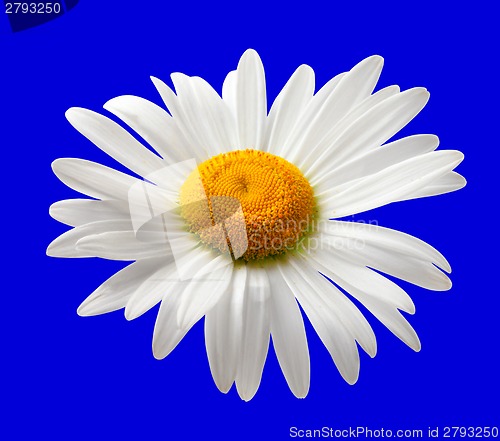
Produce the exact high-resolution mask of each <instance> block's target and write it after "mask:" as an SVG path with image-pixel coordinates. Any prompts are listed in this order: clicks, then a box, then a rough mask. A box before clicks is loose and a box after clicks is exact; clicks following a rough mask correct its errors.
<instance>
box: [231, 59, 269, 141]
mask: <svg viewBox="0 0 500 441" xmlns="http://www.w3.org/2000/svg"><path fill="white" fill-rule="evenodd" d="M236 111H237V121H238V132H239V147H240V148H251V149H257V150H260V149H261V148H262V144H261V143H262V137H263V136H264V131H265V123H266V115H267V98H266V79H265V76H264V67H263V66H262V61H261V60H260V57H259V55H258V54H257V52H255V51H254V50H252V49H249V50H247V51H246V52H245V53H244V54H243V56H242V57H241V59H240V62H239V63H238V69H237V85H236Z"/></svg>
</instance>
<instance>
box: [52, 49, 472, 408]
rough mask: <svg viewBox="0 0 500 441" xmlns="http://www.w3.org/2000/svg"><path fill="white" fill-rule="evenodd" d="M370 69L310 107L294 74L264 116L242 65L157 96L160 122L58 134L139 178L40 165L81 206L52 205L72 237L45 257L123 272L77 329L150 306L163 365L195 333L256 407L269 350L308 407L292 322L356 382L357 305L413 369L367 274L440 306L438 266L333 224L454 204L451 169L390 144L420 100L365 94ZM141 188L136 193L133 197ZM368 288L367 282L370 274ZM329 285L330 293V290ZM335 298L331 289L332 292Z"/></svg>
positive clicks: (253, 65) (301, 339)
mask: <svg viewBox="0 0 500 441" xmlns="http://www.w3.org/2000/svg"><path fill="white" fill-rule="evenodd" d="M382 64H383V60H382V58H381V57H379V56H373V57H369V58H367V59H365V60H363V61H362V62H361V63H359V64H358V65H356V66H355V67H354V68H353V69H352V70H350V71H349V72H347V73H342V74H340V75H337V76H336V77H334V78H333V79H331V80H330V81H329V82H328V83H327V84H326V85H324V86H323V87H322V88H321V89H320V90H319V91H318V92H316V93H315V92H314V89H315V84H314V72H313V70H312V69H311V68H310V67H309V66H306V65H302V66H300V67H299V68H298V69H297V70H296V71H295V72H294V74H293V75H292V76H291V78H290V80H289V81H288V82H287V84H286V85H285V87H284V88H283V90H282V91H281V92H280V94H279V95H278V97H277V98H276V100H275V101H274V103H273V105H272V107H271V110H270V112H269V113H268V112H267V97H266V84H265V77H264V69H263V66H262V63H261V60H260V58H259V56H258V54H257V53H256V52H255V51H253V50H248V51H247V52H245V53H244V54H243V56H242V58H241V60H240V62H239V64H238V67H237V69H236V70H235V71H232V72H230V73H229V74H228V75H227V77H226V79H225V81H224V85H223V88H222V97H220V96H219V95H218V94H217V93H216V92H215V91H214V89H212V87H211V86H210V85H209V84H208V83H206V82H205V81H204V80H203V79H201V78H199V77H188V76H186V75H183V74H180V73H175V74H172V81H173V84H174V86H175V93H174V92H173V91H172V90H171V89H170V88H169V87H168V86H167V85H166V84H165V83H163V82H162V81H160V80H158V79H156V78H152V80H153V83H154V85H155V86H156V88H157V89H158V92H159V93H160V95H161V97H162V99H163V101H164V102H165V105H166V107H167V108H168V112H169V113H167V111H166V110H165V109H163V108H162V107H159V106H157V105H156V104H153V103H151V102H149V101H147V100H145V99H143V98H139V97H135V96H120V97H117V98H114V99H112V100H110V101H108V102H107V103H106V104H105V105H104V108H105V109H106V110H108V111H109V112H111V113H112V114H114V115H115V116H116V117H118V118H119V119H121V120H122V121H123V122H125V123H126V124H127V125H128V126H130V128H131V129H133V130H134V131H135V132H136V133H137V134H138V135H139V136H140V137H142V138H143V139H144V140H145V141H146V142H147V143H148V144H149V145H150V146H151V147H152V149H154V150H155V151H156V153H154V152H153V151H152V150H149V149H148V148H146V147H145V146H144V145H143V144H141V142H139V141H138V140H137V139H136V137H134V136H132V135H131V134H130V133H129V132H128V131H127V130H125V129H124V128H123V127H122V126H120V125H119V124H117V123H116V122H114V121H113V120H111V119H109V118H107V117H105V116H103V115H100V114H98V113H95V112H93V111H91V110H87V109H82V108H72V109H69V110H68V112H67V113H66V116H67V118H68V120H69V122H70V123H71V124H72V125H73V126H74V127H75V128H76V129H77V130H78V131H79V132H80V133H82V134H83V135H84V136H85V137H87V138H88V139H89V140H90V141H92V142H93V143H94V144H95V145H97V146H98V147H99V148H100V149H102V150H103V151H104V152H106V153H107V154H108V155H110V156H111V157H112V158H114V159H116V160H117V161H119V162H120V163H122V164H123V165H124V166H126V167H128V168H129V169H130V171H131V172H133V173H135V174H137V175H139V177H140V178H136V177H133V176H130V175H128V174H124V173H121V172H119V171H116V170H114V169H111V168H108V167H105V166H103V165H100V164H97V163H94V162H90V161H85V160H83V159H72V158H64V159H58V160H56V161H54V163H53V170H54V173H55V174H56V175H57V177H58V178H59V179H60V180H61V181H62V182H63V183H65V184H66V185H67V186H69V187H71V188H72V189H74V190H76V191H77V192H79V193H83V194H84V195H87V196H89V197H91V198H92V199H70V200H64V201H59V202H57V203H55V204H54V205H52V206H51V207H50V214H51V216H52V217H53V218H54V219H56V220H58V221H59V222H62V223H64V224H66V225H69V226H71V227H73V228H72V229H71V230H69V231H68V232H66V233H64V234H62V235H61V236H60V237H58V238H57V239H56V240H54V241H53V242H52V243H51V244H50V246H49V247H48V250H47V254H48V255H50V256H55V257H101V258H105V259H113V260H123V261H133V263H131V264H130V265H128V266H127V267H125V268H124V269H123V270H121V271H119V272H118V273H117V274H115V275H114V276H113V277H111V278H110V279H109V280H107V281H106V282H104V283H103V284H102V285H101V286H100V287H99V288H97V289H96V291H95V292H94V293H92V294H91V295H90V296H89V297H88V298H87V299H86V300H85V301H84V302H83V303H82V304H81V305H80V307H79V309H78V313H79V314H80V315H82V316H90V315H97V314H104V313H107V312H110V311H115V310H118V309H121V308H125V317H126V318H127V319H128V320H132V319H134V318H137V317H139V316H140V315H142V314H144V313H145V312H146V311H148V310H149V309H151V308H152V307H153V306H154V305H156V304H157V303H159V302H161V306H160V309H159V312H158V316H157V319H156V324H155V329H154V336H153V352H154V356H155V357H156V358H158V359H162V358H164V357H166V356H167V355H168V354H169V353H170V352H171V351H172V350H173V349H174V348H175V347H176V346H177V344H178V343H179V342H180V341H181V340H182V338H183V337H184V335H185V334H186V333H187V332H188V331H189V329H190V328H191V327H192V326H193V325H194V324H195V323H196V322H198V321H199V320H200V319H201V318H202V317H205V340H206V347H207V353H208V361H209V364H210V369H211V372H212V375H213V378H214V380H215V383H216V385H217V387H218V388H219V389H220V390H221V391H222V392H227V391H228V390H229V389H230V388H231V386H232V384H233V383H236V388H237V390H238V393H239V395H240V396H241V398H242V399H244V400H250V399H251V398H252V397H253V396H254V394H255V393H256V391H257V389H258V387H259V384H260V380H261V376H262V371H263V367H264V363H265V359H266V355H267V352H268V347H269V342H270V337H271V336H272V341H273V346H274V350H275V351H276V355H277V358H278V361H279V364H280V366H281V368H282V370H283V374H284V376H285V378H286V381H287V382H288V385H289V387H290V389H291V391H292V392H293V393H294V394H295V395H296V396H297V397H305V396H306V395H307V393H308V389H309V351H308V346H307V339H306V333H305V329H304V322H303V316H302V313H301V311H300V309H299V304H300V306H301V307H302V308H303V310H304V312H305V314H306V315H307V317H308V319H309V320H310V322H311V324H312V326H313V327H314V329H315V330H316V332H317V333H318V335H319V337H320V338H321V340H322V341H323V343H324V344H325V346H326V348H327V349H328V351H329V352H330V354H331V356H332V358H333V361H334V363H335V365H336V366H337V368H338V370H339V371H340V374H341V375H342V377H343V378H344V379H345V380H346V381H347V382H348V383H349V384H353V383H355V382H356V380H357V378H358V373H359V354H358V347H357V343H358V344H359V345H360V346H361V348H362V349H363V350H365V351H366V352H367V353H368V354H369V355H370V356H371V357H373V356H375V354H376V351H377V344H376V340H375V336H374V333H373V331H372V328H371V326H370V324H369V323H368V321H367V320H366V319H365V317H364V316H363V315H362V313H361V312H360V311H359V310H358V308H357V307H356V306H355V304H354V303H353V302H352V299H353V298H354V299H356V300H358V301H359V302H360V303H362V304H363V305H364V306H365V307H366V308H367V309H368V310H369V311H370V312H371V313H372V314H373V315H374V316H375V317H376V318H377V319H379V320H380V321H381V322H382V323H383V324H384V325H385V326H387V328H388V329H390V330H391V331H392V332H393V333H394V334H395V335H396V336H397V337H399V338H400V339H401V340H402V341H403V342H404V343H406V344H407V345H408V346H410V347H411V348H412V349H414V350H415V351H418V350H419V349H420V342H419V339H418V337H417V335H416V333H415V331H414V330H413V328H412V327H411V326H410V324H409V323H408V322H407V321H406V319H405V317H404V316H403V315H402V314H401V313H400V311H404V312H406V313H409V314H413V313H414V311H415V307H414V304H413V302H412V300H411V299H410V297H409V296H408V294H407V293H406V292H405V291H404V290H403V289H401V288H400V287H399V286H397V285H396V284H394V283H393V282H392V281H390V280H388V279H387V278H385V277H383V276H382V275H381V274H380V272H382V273H386V274H389V275H391V276H394V277H396V278H399V279H402V280H405V281H408V282H411V283H413V284H415V285H418V286H421V287H424V288H427V289H431V290H436V291H442V290H447V289H449V288H450V287H451V282H450V280H449V278H448V277H447V275H446V274H445V273H444V272H443V271H441V270H444V271H446V272H448V273H449V272H450V271H451V269H450V265H449V264H448V262H447V261H446V259H445V258H444V257H443V256H442V255H441V254H440V253H439V252H438V251H436V250H435V249H434V248H432V247H431V246H430V245H427V244H426V243H424V242H422V241H421V240H419V239H416V238H415V237H412V236H409V235H407V234H404V233H401V232H398V231H395V230H390V229H387V228H382V227H379V226H376V225H370V224H363V223H359V222H343V221H338V220H333V219H337V218H341V217H345V216H350V215H353V214H356V213H361V212H364V211H366V210H370V209H373V208H376V207H380V206H383V205H386V204H389V203H392V202H397V201H402V200H408V199H414V198H421V197H425V196H433V195H438V194H442V193H447V192H451V191H454V190H458V189H459V188H462V187H463V186H464V185H465V180H464V178H463V177H462V176H461V175H459V174H458V173H456V172H454V171H453V169H454V168H455V167H456V166H457V165H458V164H459V163H460V162H461V161H462V159H463V155H462V153H460V152H458V151H453V150H444V151H443V150H439V151H436V148H437V147H438V138H437V137H436V136H434V135H415V136H410V137H407V138H403V139H399V140H397V141H394V142H390V143H388V144H385V143H386V141H387V140H389V139H390V138H391V137H392V136H393V135H394V134H396V133H397V132H398V131H399V130H401V129H402V128H403V127H404V126H406V124H408V122H409V121H411V120H412V119H413V118H414V117H415V115H417V113H419V112H420V110H422V108H423V107H424V106H425V104H426V102H427V100H428V98H429V93H428V92H427V90H426V89H423V88H414V89H409V90H406V91H403V92H401V91H400V90H399V87H398V86H390V87H386V88H384V89H381V90H379V91H377V92H376V93H373V90H374V88H375V86H376V84H377V81H378V78H379V76H380V72H381V69H382ZM141 177H142V178H143V179H141ZM375 270H376V271H375ZM328 279H330V280H328ZM332 282H333V283H332Z"/></svg>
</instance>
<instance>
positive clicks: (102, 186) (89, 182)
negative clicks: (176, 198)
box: [52, 158, 172, 215]
mask: <svg viewBox="0 0 500 441" xmlns="http://www.w3.org/2000/svg"><path fill="white" fill-rule="evenodd" d="M52 170H53V171H54V173H55V175H56V176H57V177H58V178H59V179H60V180H61V181H62V182H64V183H65V184H66V185H67V186H68V187H70V188H72V189H73V190H76V191H78V192H80V193H83V194H86V195H87V196H90V197H93V198H97V199H119V200H122V201H128V204H129V208H130V211H131V213H132V215H137V214H138V213H142V212H146V213H148V212H153V213H155V214H159V213H163V212H165V211H166V210H169V209H171V208H172V197H171V195H170V194H169V193H168V192H167V191H165V190H162V189H161V188H159V187H157V186H155V185H152V184H150V183H149V182H146V181H142V180H140V179H136V178H133V177H132V176H129V175H126V174H125V173H121V172H119V171H117V170H114V169H112V168H109V167H105V166H104V165H101V164H97V163H96V162H91V161H85V160H83V159H74V158H63V159H56V160H55V161H54V162H53V163H52Z"/></svg>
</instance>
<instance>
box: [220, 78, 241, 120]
mask: <svg viewBox="0 0 500 441" xmlns="http://www.w3.org/2000/svg"><path fill="white" fill-rule="evenodd" d="M237 81H238V79H237V73H236V71H235V70H232V71H231V72H229V73H228V74H227V76H226V79H225V80H224V84H223V85H222V99H223V100H224V102H225V103H226V105H227V106H228V108H229V111H230V112H231V114H232V115H233V117H234V118H235V121H236V94H237Z"/></svg>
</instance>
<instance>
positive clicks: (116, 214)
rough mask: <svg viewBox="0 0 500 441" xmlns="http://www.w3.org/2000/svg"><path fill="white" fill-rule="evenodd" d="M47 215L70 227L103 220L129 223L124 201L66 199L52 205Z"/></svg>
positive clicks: (126, 206) (126, 205)
mask: <svg viewBox="0 0 500 441" xmlns="http://www.w3.org/2000/svg"><path fill="white" fill-rule="evenodd" d="M49 214H50V216H52V218H54V219H55V220H57V221H59V222H61V223H63V224H66V225H70V226H72V227H77V226H80V225H84V224H89V223H92V222H98V221H105V220H113V221H118V220H124V221H126V220H128V221H129V222H130V214H129V212H128V204H127V203H126V202H124V201H112V200H108V201H96V200H93V199H66V200H63V201H58V202H55V203H54V204H52V205H51V206H50V208H49ZM130 225H131V224H130Z"/></svg>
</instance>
